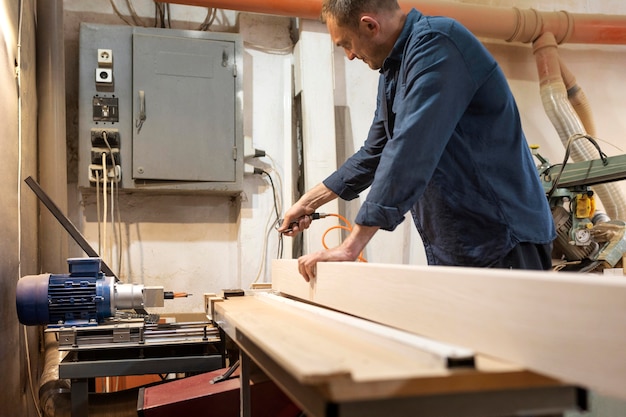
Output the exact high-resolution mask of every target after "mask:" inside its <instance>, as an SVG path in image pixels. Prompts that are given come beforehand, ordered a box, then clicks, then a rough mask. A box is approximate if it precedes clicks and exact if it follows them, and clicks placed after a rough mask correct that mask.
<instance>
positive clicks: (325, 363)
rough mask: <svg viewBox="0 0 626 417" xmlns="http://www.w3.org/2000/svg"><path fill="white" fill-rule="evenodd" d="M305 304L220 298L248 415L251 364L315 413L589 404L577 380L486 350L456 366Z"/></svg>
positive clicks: (431, 415)
mask: <svg viewBox="0 0 626 417" xmlns="http://www.w3.org/2000/svg"><path fill="white" fill-rule="evenodd" d="M297 303H298V302H297V301H295V302H294V301H292V300H289V299H284V298H283V297H279V296H277V295H272V294H265V293H257V294H254V295H247V296H244V297H233V298H228V299H226V300H224V301H223V302H219V303H215V305H214V310H213V316H214V317H213V319H214V321H215V322H216V323H217V324H218V325H219V326H220V327H221V328H222V329H223V330H224V331H225V333H226V335H227V336H228V337H230V338H231V339H232V340H233V341H234V342H235V343H236V344H237V346H238V347H239V348H240V362H241V367H242V369H241V386H242V388H241V403H242V407H241V415H242V417H249V416H251V415H252V414H251V410H252V409H253V408H254V404H252V403H251V401H250V394H249V382H248V381H249V376H250V372H251V371H250V370H251V369H252V367H253V365H256V366H258V367H259V368H260V369H261V370H262V371H263V372H264V373H265V374H266V375H267V376H269V377H270V378H271V379H272V380H273V381H274V382H275V383H276V384H277V385H278V386H279V387H281V388H282V390H283V391H284V392H285V393H286V394H287V395H288V396H289V397H290V398H291V399H292V400H293V401H294V402H295V403H296V404H298V405H299V406H300V407H301V408H302V409H303V410H304V412H305V413H306V415H307V416H308V417H375V416H376V417H379V416H386V417H395V416H398V417H400V416H403V417H406V416H428V417H459V416H463V417H485V416H514V415H532V416H555V415H562V413H563V412H564V411H565V410H573V409H585V408H586V391H585V390H584V389H581V388H579V387H577V386H574V385H571V384H564V383H562V382H560V381H558V380H556V379H553V378H549V377H546V376H543V375H541V374H538V373H535V372H531V371H528V370H526V369H523V368H521V367H519V366H517V365H514V364H510V363H507V362H505V361H502V360H498V359H495V358H492V357H489V356H487V355H482V354H477V355H475V357H474V359H475V360H474V364H473V365H474V366H471V364H464V363H463V362H462V361H461V362H459V364H458V365H456V366H450V364H449V363H448V362H446V361H442V360H441V357H439V355H438V354H435V353H432V352H430V351H422V350H421V349H418V348H415V347H411V346H408V345H407V344H405V343H403V341H402V340H399V338H395V337H394V338H391V337H380V333H377V331H376V330H375V331H374V332H373V333H372V332H370V331H369V327H370V323H369V322H367V321H366V322H364V323H363V326H360V325H359V326H355V325H354V320H360V319H358V318H354V317H348V319H347V321H344V320H342V319H339V320H338V321H337V320H334V319H329V318H328V314H331V315H334V314H339V315H341V314H342V313H335V312H330V313H328V312H325V311H323V312H321V313H320V314H317V313H316V312H315V311H312V310H311V309H316V308H318V307H315V306H310V305H306V304H305V305H303V306H300V305H298V304H297ZM374 326H376V325H374ZM394 331H395V330H394Z"/></svg>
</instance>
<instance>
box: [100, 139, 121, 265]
mask: <svg viewBox="0 0 626 417" xmlns="http://www.w3.org/2000/svg"><path fill="white" fill-rule="evenodd" d="M102 139H103V140H104V143H105V144H106V146H107V148H108V149H109V155H111V164H112V167H113V179H112V180H111V228H112V231H113V239H114V244H115V246H116V248H117V252H118V253H117V265H118V270H117V276H118V277H119V276H120V272H121V264H122V217H121V213H120V209H119V197H120V194H119V185H118V183H117V181H118V178H119V176H118V167H119V165H117V163H116V162H117V161H116V160H115V157H114V155H113V148H112V147H111V144H110V143H109V137H108V134H107V132H106V131H105V130H103V131H102ZM105 175H106V176H107V177H108V173H107V172H106V171H105ZM116 213H117V215H118V216H117V230H116V227H115V225H116V220H115V214H116ZM116 232H117V233H116ZM110 258H111V261H112V260H113V253H112V249H111V256H110Z"/></svg>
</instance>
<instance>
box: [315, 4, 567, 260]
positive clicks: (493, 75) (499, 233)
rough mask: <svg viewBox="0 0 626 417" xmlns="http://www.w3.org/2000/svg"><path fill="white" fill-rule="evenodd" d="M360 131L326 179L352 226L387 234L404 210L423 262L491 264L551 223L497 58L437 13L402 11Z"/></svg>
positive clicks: (547, 238) (548, 234)
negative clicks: (356, 143)
mask: <svg viewBox="0 0 626 417" xmlns="http://www.w3.org/2000/svg"><path fill="white" fill-rule="evenodd" d="M380 73H381V75H380V80H379V88H378V98H377V109H376V113H375V116H374V121H373V123H372V126H371V128H370V131H369V134H368V137H367V139H366V141H365V143H364V145H363V146H362V147H361V149H360V150H358V151H357V152H356V153H355V154H354V155H353V156H351V157H350V158H349V159H348V160H347V161H346V162H345V163H344V164H343V165H342V166H341V167H340V168H339V169H338V170H337V171H336V172H334V173H333V174H332V175H330V176H329V177H328V178H326V179H325V180H324V184H325V185H326V186H327V187H328V188H329V189H331V190H332V191H333V192H335V193H336V194H337V195H339V197H340V198H343V199H345V200H351V199H354V198H356V197H357V196H358V195H359V193H360V192H362V191H363V190H365V189H366V188H368V187H370V190H369V192H368V194H367V197H366V199H365V201H364V202H363V204H362V205H361V207H360V209H359V212H358V215H357V217H356V219H355V222H356V223H357V224H360V225H364V226H378V227H380V228H382V229H384V230H393V229H395V227H396V226H397V225H398V224H400V223H401V222H402V221H403V220H404V215H405V214H406V213H407V212H408V211H409V210H410V211H411V212H412V215H413V219H414V221H415V225H416V226H417V229H418V231H419V233H420V235H421V237H422V240H423V243H424V247H425V250H426V257H427V260H428V263H429V264H431V265H459V266H489V265H490V264H492V263H494V262H495V261H497V260H499V259H501V258H502V257H504V256H505V255H506V254H507V253H508V252H509V251H510V250H511V249H512V248H513V247H514V246H515V245H516V244H518V243H521V242H529V243H537V244H547V243H550V242H552V240H553V239H554V238H555V236H556V235H555V229H554V222H553V220H552V215H551V213H550V208H549V206H548V203H547V200H546V196H545V193H544V190H543V188H542V186H541V183H540V180H539V176H538V173H537V170H536V167H535V164H534V161H533V157H532V155H531V153H530V150H529V147H528V144H527V142H526V138H525V136H524V132H523V131H522V127H521V122H520V117H519V112H518V109H517V105H516V103H515V100H514V98H513V95H512V93H511V91H510V89H509V86H508V84H507V81H506V78H505V76H504V74H503V73H502V71H501V69H500V67H499V66H498V64H497V63H496V61H495V59H494V58H493V57H492V56H491V54H490V53H489V52H488V51H487V50H486V49H485V47H484V46H483V45H482V44H481V43H480V41H478V40H477V39H476V38H475V37H474V36H473V35H472V34H471V33H470V32H469V31H468V30H467V29H465V28H464V27H463V26H462V25H460V24H459V23H458V22H456V21H454V20H452V19H449V18H445V17H430V16H424V15H423V14H421V13H420V12H418V11H416V10H412V11H411V12H410V13H409V14H408V15H407V19H406V22H405V25H404V29H403V31H402V33H401V35H400V37H399V38H398V40H397V41H396V44H395V46H394V48H393V50H392V51H391V53H390V55H389V56H388V57H387V59H386V60H385V62H384V64H383V67H382V68H381V70H380Z"/></svg>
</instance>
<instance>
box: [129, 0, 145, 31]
mask: <svg viewBox="0 0 626 417" xmlns="http://www.w3.org/2000/svg"><path fill="white" fill-rule="evenodd" d="M126 6H127V7H128V10H129V11H130V16H131V17H132V19H133V22H135V24H136V25H137V26H142V27H147V26H146V24H145V23H144V21H143V19H142V18H141V17H139V15H138V14H137V11H136V10H135V6H133V3H132V1H131V0H126Z"/></svg>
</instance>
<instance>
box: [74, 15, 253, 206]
mask: <svg viewBox="0 0 626 417" xmlns="http://www.w3.org/2000/svg"><path fill="white" fill-rule="evenodd" d="M79 59H80V63H79V68H80V71H79V72H80V75H79V77H80V79H79V106H78V107H79V180H78V183H79V186H81V187H86V188H93V187H95V186H96V184H97V183H99V182H100V183H102V182H104V178H105V177H106V181H108V182H111V181H116V182H118V183H119V185H120V188H121V189H123V190H130V191H139V190H152V191H162V192H165V191H206V192H211V193H223V194H238V193H239V192H241V189H242V181H243V120H242V117H243V116H242V113H243V97H242V78H243V77H242V74H241V69H242V66H243V60H242V41H241V37H240V35H238V34H232V33H214V32H202V31H188V30H173V29H157V28H143V27H129V26H110V25H99V24H86V23H83V24H81V27H80V53H79Z"/></svg>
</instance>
